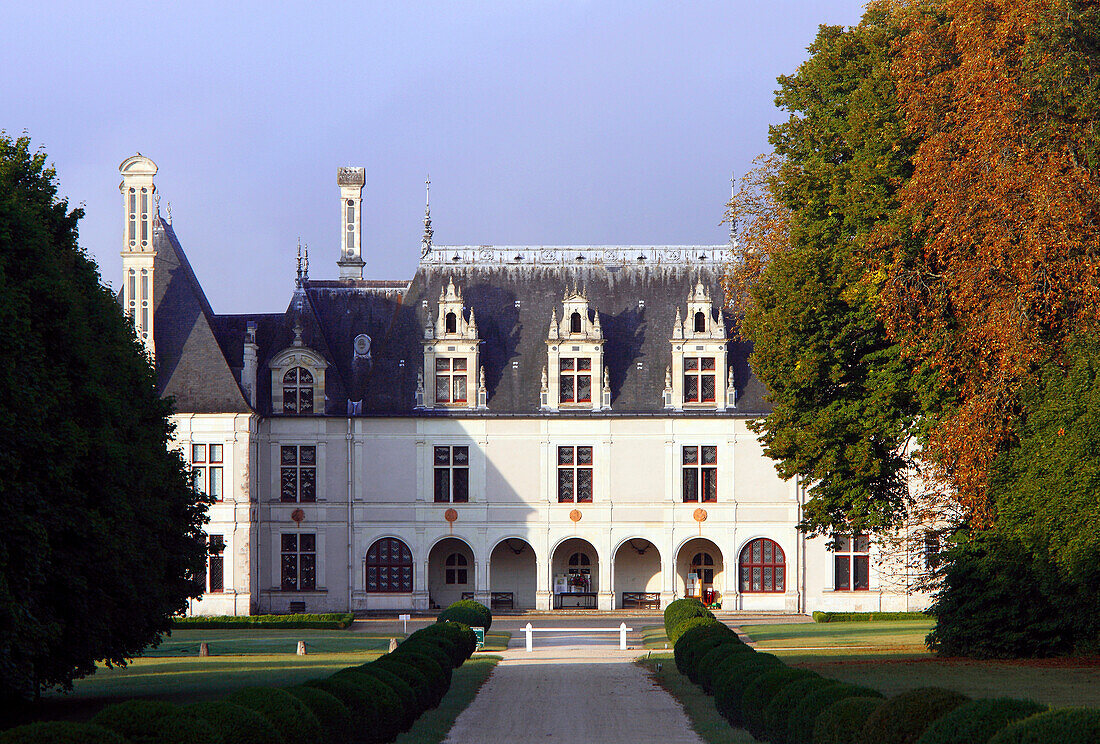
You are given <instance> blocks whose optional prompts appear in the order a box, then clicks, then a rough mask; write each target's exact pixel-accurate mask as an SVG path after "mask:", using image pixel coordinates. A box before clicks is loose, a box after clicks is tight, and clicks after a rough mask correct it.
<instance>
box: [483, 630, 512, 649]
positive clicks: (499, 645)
mask: <svg viewBox="0 0 1100 744" xmlns="http://www.w3.org/2000/svg"><path fill="white" fill-rule="evenodd" d="M511 640H512V634H511V633H509V632H508V631H506V630H499V631H498V630H491V631H489V632H488V633H486V634H485V646H484V647H482V649H481V652H485V651H503V650H504V649H506V648H508V642H509V641H511ZM481 652H479V653H481Z"/></svg>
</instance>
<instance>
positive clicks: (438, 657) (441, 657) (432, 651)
mask: <svg viewBox="0 0 1100 744" xmlns="http://www.w3.org/2000/svg"><path fill="white" fill-rule="evenodd" d="M393 653H394V655H395V656H400V655H401V654H420V655H422V656H427V657H428V658H429V659H431V660H432V661H434V662H435V663H436V664H438V665H439V668H440V669H442V670H443V674H444V675H445V676H446V678H447V685H448V686H449V685H450V684H451V672H452V671H453V670H454V664H452V663H451V655H450V654H448V653H447V652H446V651H444V650H443V649H442V648H440V647H439V646H437V645H435V644H434V643H432V642H431V641H428V640H416V641H411V642H410V641H405V642H404V643H402V644H401V645H400V646H398V647H397V650H396V651H394V652H393Z"/></svg>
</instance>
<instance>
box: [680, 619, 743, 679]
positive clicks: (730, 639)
mask: <svg viewBox="0 0 1100 744" xmlns="http://www.w3.org/2000/svg"><path fill="white" fill-rule="evenodd" d="M681 627H683V626H682V625H681ZM694 629H698V630H699V631H700V632H698V633H693V634H692V635H691V636H690V637H688V638H681V639H680V640H679V641H677V642H676V646H675V648H674V649H673V658H674V659H675V660H676V668H677V669H679V670H680V673H681V674H684V675H686V676H687V677H688V678H689V679H690V680H691V681H692V682H696V683H697V682H698V681H699V680H698V679H697V677H696V672H697V666H698V664H699V662H700V661H702V659H703V656H705V655H706V654H707V652H709V651H710V650H711V649H713V648H715V647H717V646H720V645H722V644H739V645H744V644H742V643H741V641H740V639H738V637H737V635H736V634H734V633H732V632H731V633H725V632H722V631H721V630H720V629H718V628H715V627H713V626H711V627H706V626H695V628H693V630H694Z"/></svg>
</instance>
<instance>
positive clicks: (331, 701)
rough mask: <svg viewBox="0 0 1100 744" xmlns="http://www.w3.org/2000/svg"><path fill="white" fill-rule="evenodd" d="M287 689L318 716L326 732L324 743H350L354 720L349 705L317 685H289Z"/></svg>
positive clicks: (322, 729)
mask: <svg viewBox="0 0 1100 744" xmlns="http://www.w3.org/2000/svg"><path fill="white" fill-rule="evenodd" d="M286 691H287V692H289V693H290V694H291V695H293V696H294V697H296V698H298V699H299V700H301V701H302V702H303V703H305V704H306V706H307V707H308V708H309V709H310V710H311V711H313V715H315V716H317V720H318V721H319V722H320V724H321V731H322V732H323V733H324V736H323V738H322V739H321V740H320V741H321V742H322V744H323V743H324V742H327V744H350V742H351V741H352V732H353V722H352V717H351V711H349V710H348V709H347V706H346V705H344V703H343V702H342V701H341V700H340V699H339V698H337V697H336V696H335V695H333V694H332V693H329V692H325V691H324V690H321V689H319V688H317V687H306V686H298V687H287V688H286Z"/></svg>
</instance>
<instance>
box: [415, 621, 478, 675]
mask: <svg viewBox="0 0 1100 744" xmlns="http://www.w3.org/2000/svg"><path fill="white" fill-rule="evenodd" d="M442 626H443V624H436V625H429V626H428V627H426V628H421V629H420V630H418V631H416V632H415V633H413V634H412V635H410V636H409V637H408V638H406V639H405V641H404V642H403V643H402V644H401V645H402V646H404V645H405V644H407V643H430V644H432V645H433V646H435V647H436V648H438V649H439V650H441V651H442V652H443V653H445V654H446V655H447V657H448V658H449V659H450V661H449V662H448V663H449V664H450V666H451V668H452V669H457V668H458V667H460V666H462V662H464V661H466V643H465V641H462V640H460V639H458V638H456V637H455V636H453V635H452V634H451V633H449V632H448V631H444V630H438V629H439V628H441V627H442ZM475 643H476V641H475Z"/></svg>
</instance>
